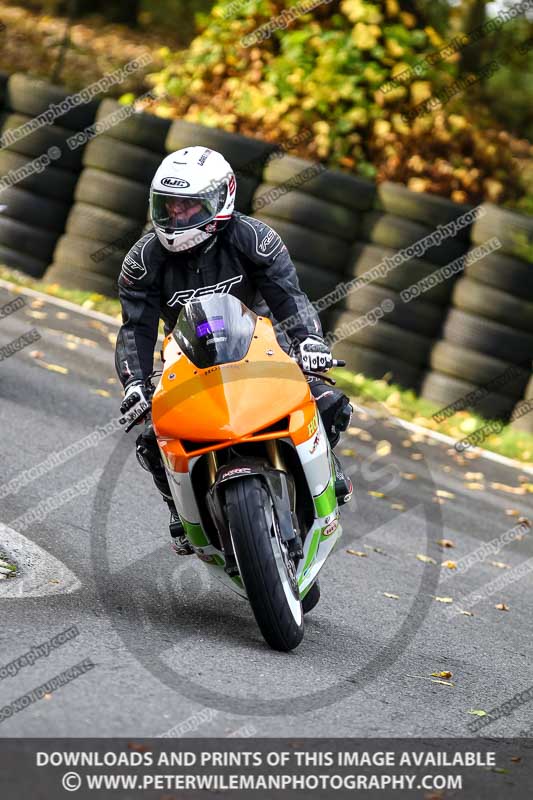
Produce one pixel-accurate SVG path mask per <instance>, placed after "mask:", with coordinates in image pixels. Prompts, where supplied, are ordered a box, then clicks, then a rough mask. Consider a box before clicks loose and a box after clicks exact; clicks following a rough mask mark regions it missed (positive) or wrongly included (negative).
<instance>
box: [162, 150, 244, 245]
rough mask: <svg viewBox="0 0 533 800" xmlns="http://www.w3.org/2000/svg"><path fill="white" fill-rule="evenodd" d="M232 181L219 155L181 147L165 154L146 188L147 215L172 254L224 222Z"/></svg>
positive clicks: (202, 239) (232, 197)
mask: <svg viewBox="0 0 533 800" xmlns="http://www.w3.org/2000/svg"><path fill="white" fill-rule="evenodd" d="M236 187H237V182H236V180H235V175H234V173H233V170H232V169H231V167H230V165H229V164H228V162H227V161H226V159H225V158H224V156H222V155H220V153H217V152H216V151H215V150H210V149H209V148H207V147H184V148H183V149H182V150H176V152H175V153H171V154H170V155H169V156H167V157H166V158H165V159H164V160H163V162H162V163H161V166H160V167H159V169H158V170H157V172H156V174H155V176H154V179H153V181H152V185H151V187H150V217H151V219H152V224H153V226H154V228H155V232H156V233H157V236H158V237H159V241H160V242H161V244H162V245H163V247H166V249H167V250H170V252H171V253H179V252H182V251H183V250H190V249H191V248H192V247H196V246H197V245H199V244H201V243H202V242H205V241H206V239H209V237H210V236H212V235H213V234H214V233H215V232H216V231H219V230H220V229H221V228H223V227H224V226H225V225H227V224H228V222H229V220H230V219H231V215H232V213H233V207H234V205H235V189H236Z"/></svg>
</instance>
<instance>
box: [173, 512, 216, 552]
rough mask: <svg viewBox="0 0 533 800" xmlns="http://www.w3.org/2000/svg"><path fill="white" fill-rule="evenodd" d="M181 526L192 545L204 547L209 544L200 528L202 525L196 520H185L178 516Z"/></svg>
mask: <svg viewBox="0 0 533 800" xmlns="http://www.w3.org/2000/svg"><path fill="white" fill-rule="evenodd" d="M180 519H181V521H182V523H183V527H184V528H185V533H186V534H187V539H188V540H189V541H190V543H191V544H192V545H194V547H206V546H207V545H208V544H209V540H208V539H207V536H206V535H205V533H204V532H203V530H202V526H201V525H199V524H198V523H197V522H187V520H185V519H183V517H180Z"/></svg>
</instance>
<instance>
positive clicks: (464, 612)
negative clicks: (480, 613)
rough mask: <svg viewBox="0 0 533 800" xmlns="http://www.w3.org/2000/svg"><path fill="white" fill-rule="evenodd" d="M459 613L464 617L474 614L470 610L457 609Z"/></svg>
mask: <svg viewBox="0 0 533 800" xmlns="http://www.w3.org/2000/svg"><path fill="white" fill-rule="evenodd" d="M459 614H462V615H463V616H464V617H473V616H474V615H473V614H472V612H471V611H463V610H462V609H459Z"/></svg>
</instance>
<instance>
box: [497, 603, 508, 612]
mask: <svg viewBox="0 0 533 800" xmlns="http://www.w3.org/2000/svg"><path fill="white" fill-rule="evenodd" d="M494 608H497V609H498V611H509V606H508V605H507V603H497V604H496V605H495V606H494Z"/></svg>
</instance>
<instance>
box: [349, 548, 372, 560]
mask: <svg viewBox="0 0 533 800" xmlns="http://www.w3.org/2000/svg"><path fill="white" fill-rule="evenodd" d="M346 552H347V553H349V554H350V555H351V556H359V558H368V553H363V551H362V550H347V551H346Z"/></svg>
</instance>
